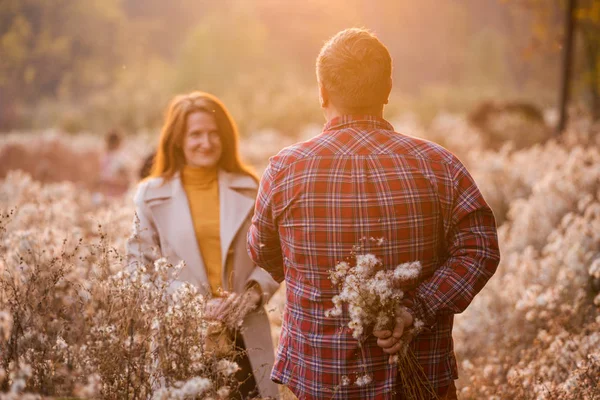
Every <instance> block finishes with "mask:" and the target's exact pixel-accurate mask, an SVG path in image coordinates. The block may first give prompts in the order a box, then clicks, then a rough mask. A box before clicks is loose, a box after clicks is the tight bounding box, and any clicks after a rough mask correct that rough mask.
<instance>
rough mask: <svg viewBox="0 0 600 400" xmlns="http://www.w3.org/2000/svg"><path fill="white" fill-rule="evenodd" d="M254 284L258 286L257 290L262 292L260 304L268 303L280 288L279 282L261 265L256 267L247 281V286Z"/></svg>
mask: <svg viewBox="0 0 600 400" xmlns="http://www.w3.org/2000/svg"><path fill="white" fill-rule="evenodd" d="M253 286H257V287H258V288H257V290H258V291H259V293H260V294H261V297H260V302H259V303H258V304H259V305H263V304H267V301H269V299H270V298H271V296H273V294H275V292H276V291H277V289H279V283H277V281H276V280H275V279H273V277H272V276H271V274H269V273H268V272H267V271H265V270H264V269H262V268H261V267H259V266H255V267H254V270H253V271H252V272H251V273H250V276H249V277H248V281H247V283H246V288H251V287H253Z"/></svg>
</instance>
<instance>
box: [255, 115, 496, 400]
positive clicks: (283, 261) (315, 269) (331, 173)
mask: <svg viewBox="0 0 600 400" xmlns="http://www.w3.org/2000/svg"><path fill="white" fill-rule="evenodd" d="M363 238H384V239H385V240H384V242H383V244H381V245H380V244H379V243H374V242H373V241H370V240H367V241H366V242H365V244H366V247H365V248H364V251H365V252H368V253H372V254H375V255H377V256H378V257H379V258H380V259H381V260H382V261H383V264H384V265H386V266H390V267H395V266H396V265H398V264H400V263H405V262H409V261H415V260H418V261H420V262H421V263H422V265H423V271H424V273H423V276H422V280H421V282H420V284H419V286H418V287H417V289H416V290H415V291H414V293H412V300H413V302H414V306H413V308H412V312H413V314H414V315H415V317H416V318H419V319H421V320H422V321H424V322H425V324H426V326H427V327H428V328H429V329H426V330H425V331H423V332H422V333H421V334H420V335H418V336H417V337H416V338H415V339H414V340H413V342H412V343H411V347H412V349H413V351H414V353H415V355H416V357H417V359H418V361H419V363H420V364H421V366H422V367H423V369H424V371H425V373H426V374H427V376H428V377H429V380H430V381H431V383H432V384H433V386H434V388H435V389H436V390H437V391H438V393H442V392H443V391H444V390H445V388H446V387H447V386H448V385H449V384H450V382H451V380H452V379H456V378H457V366H456V361H455V358H454V352H453V345H452V323H453V320H454V314H456V313H460V312H462V311H463V310H464V309H465V308H466V307H467V306H468V305H469V303H470V302H471V301H472V300H473V297H474V296H475V295H476V294H477V293H478V292H479V291H480V290H481V288H482V287H483V286H484V285H485V283H486V282H487V280H488V279H489V278H490V277H491V276H492V275H493V274H494V271H495V270H496V267H497V265H498V262H499V259H500V255H499V251H498V241H497V235H496V226H495V220H494V216H493V214H492V211H491V210H490V208H489V207H488V205H487V204H486V202H485V201H484V199H483V197H482V195H481V193H480V192H479V190H478V188H477V186H476V185H475V183H474V182H473V179H472V178H471V176H470V175H469V173H468V172H467V170H466V169H465V167H464V166H463V165H462V164H461V163H460V161H459V160H458V159H457V158H456V157H455V156H454V155H453V154H451V153H450V152H449V151H447V150H445V149H444V148H442V147H441V146H438V145H436V144H434V143H431V142H428V141H425V140H421V139H417V138H414V137H409V136H405V135H402V134H399V133H396V132H394V130H393V127H392V126H391V125H390V124H389V123H388V122H386V121H385V120H383V119H380V118H376V117H373V116H363V117H342V118H336V119H334V120H332V121H330V122H329V123H328V124H327V125H325V128H324V132H323V133H322V134H321V135H319V136H317V137H315V138H313V139H311V140H309V141H307V142H303V143H299V144H296V145H293V146H291V147H288V148H286V149H284V150H282V151H281V152H280V153H279V154H278V155H277V156H275V157H272V158H271V160H270V163H269V166H268V167H267V169H266V171H265V173H264V175H263V178H262V180H261V184H260V189H259V194H258V198H257V201H256V210H255V214H254V217H253V221H252V226H251V228H250V231H249V232H248V250H249V253H250V256H251V257H252V259H253V260H254V262H255V263H256V264H258V265H259V266H261V267H263V268H264V269H265V270H267V271H269V272H270V273H271V274H272V275H273V277H274V278H275V279H276V280H277V281H279V282H281V281H283V280H284V279H285V282H286V296H287V298H286V305H285V311H284V317H283V326H282V330H281V337H280V340H279V348H278V353H277V359H276V362H275V366H274V368H273V371H272V374H271V378H272V379H273V380H274V381H275V382H278V383H283V384H287V385H288V387H289V388H290V389H291V390H292V392H294V394H295V395H296V396H298V397H299V398H300V399H332V398H340V399H347V398H356V399H388V398H396V397H397V396H396V395H395V393H398V389H399V387H398V386H397V385H399V382H398V379H397V367H396V366H394V365H389V364H388V357H387V355H386V354H385V353H383V351H382V350H381V348H380V347H379V346H377V343H376V338H375V337H374V336H372V335H370V337H369V338H368V339H367V340H366V342H365V343H364V345H363V348H362V349H361V348H360V347H359V345H358V342H357V340H356V339H354V338H353V337H352V331H350V330H349V329H348V328H347V327H346V324H347V323H348V321H349V317H348V314H347V312H344V314H342V316H341V317H326V316H325V311H326V310H328V309H330V308H332V307H333V303H332V301H331V299H332V297H333V296H334V295H336V294H337V289H336V288H335V287H334V286H333V285H332V284H331V281H330V280H329V279H328V271H329V270H330V269H332V268H333V267H334V266H335V265H336V263H337V262H339V261H341V260H343V259H345V258H346V257H348V255H349V254H350V252H351V250H352V247H353V246H354V245H356V244H359V243H360V242H361V240H362V241H363V242H364V239H363ZM361 351H362V352H363V353H364V354H363V355H361ZM363 359H364V360H365V361H366V365H364V366H365V367H366V370H367V371H368V373H369V374H370V375H371V376H372V378H373V383H371V384H369V385H366V386H362V387H359V386H357V385H355V384H354V380H355V378H356V377H357V376H359V375H362V374H363V373H362V371H363V368H362V366H363ZM344 375H346V376H348V377H349V378H350V379H351V383H350V384H349V385H346V386H344V385H342V384H341V377H342V376H344Z"/></svg>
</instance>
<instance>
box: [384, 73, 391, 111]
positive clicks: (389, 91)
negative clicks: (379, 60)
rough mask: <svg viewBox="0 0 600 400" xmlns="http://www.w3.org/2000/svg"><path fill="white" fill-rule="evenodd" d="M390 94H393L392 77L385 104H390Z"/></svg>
mask: <svg viewBox="0 0 600 400" xmlns="http://www.w3.org/2000/svg"><path fill="white" fill-rule="evenodd" d="M390 93H392V77H391V76H390V85H389V87H388V89H387V95H386V96H385V103H383V104H388V103H389V102H390Z"/></svg>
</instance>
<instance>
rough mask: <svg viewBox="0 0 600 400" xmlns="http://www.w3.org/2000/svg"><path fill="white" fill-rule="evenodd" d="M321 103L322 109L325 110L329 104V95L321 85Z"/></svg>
mask: <svg viewBox="0 0 600 400" xmlns="http://www.w3.org/2000/svg"><path fill="white" fill-rule="evenodd" d="M319 101H320V102H321V108H325V107H327V105H328V104H329V93H327V89H325V87H323V85H321V84H319Z"/></svg>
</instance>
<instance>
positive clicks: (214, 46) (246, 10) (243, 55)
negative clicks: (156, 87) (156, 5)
mask: <svg viewBox="0 0 600 400" xmlns="http://www.w3.org/2000/svg"><path fill="white" fill-rule="evenodd" d="M232 6H233V7H232V8H230V9H228V10H220V9H219V10H215V11H213V12H211V13H209V14H208V15H206V16H204V18H202V19H201V20H200V21H199V23H198V24H197V25H196V26H195V27H194V28H193V29H192V30H191V32H190V34H189V36H188V37H187V39H186V40H185V42H184V43H183V46H182V48H181V54H180V57H179V60H178V62H177V74H176V76H177V78H176V82H175V88H176V90H177V91H190V90H193V89H198V90H204V91H209V92H213V93H215V94H217V95H219V94H220V93H222V92H223V91H224V89H226V88H227V87H228V86H231V85H235V84H236V82H238V81H239V80H240V79H241V78H242V77H245V76H248V75H255V74H256V72H260V70H261V69H269V68H272V67H273V65H268V64H267V63H266V61H267V57H266V56H267V55H268V53H269V49H268V47H269V46H268V43H267V36H266V30H265V27H264V25H263V24H262V23H261V21H260V20H259V19H258V18H257V17H256V15H255V13H254V10H253V9H252V7H251V5H250V4H249V3H247V2H243V1H239V2H236V3H235V4H233V5H232Z"/></svg>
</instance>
